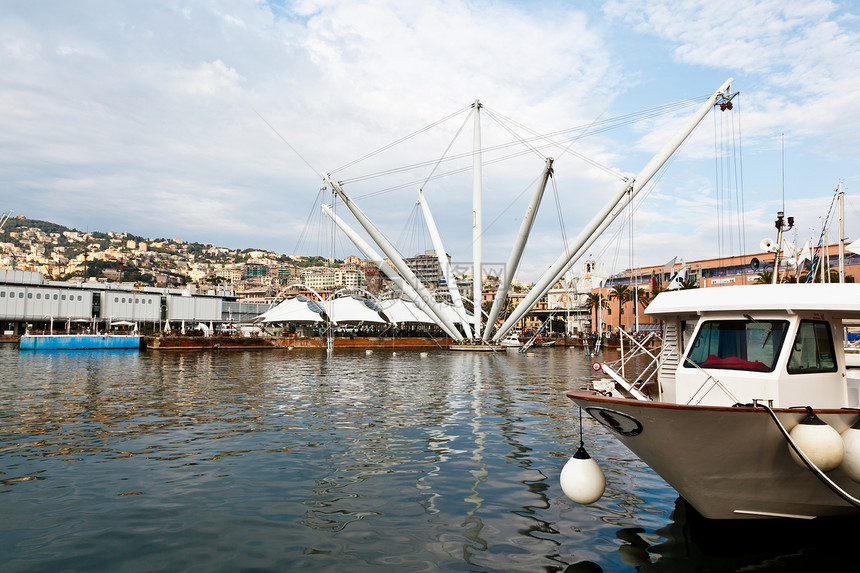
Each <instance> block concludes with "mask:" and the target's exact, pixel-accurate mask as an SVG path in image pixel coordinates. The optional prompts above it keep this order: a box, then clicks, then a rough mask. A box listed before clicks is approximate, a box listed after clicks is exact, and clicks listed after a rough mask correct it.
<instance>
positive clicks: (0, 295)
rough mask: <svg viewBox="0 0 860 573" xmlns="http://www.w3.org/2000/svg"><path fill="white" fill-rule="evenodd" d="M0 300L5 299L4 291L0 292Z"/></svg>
mask: <svg viewBox="0 0 860 573" xmlns="http://www.w3.org/2000/svg"><path fill="white" fill-rule="evenodd" d="M0 298H6V291H5V290H4V291H0Z"/></svg>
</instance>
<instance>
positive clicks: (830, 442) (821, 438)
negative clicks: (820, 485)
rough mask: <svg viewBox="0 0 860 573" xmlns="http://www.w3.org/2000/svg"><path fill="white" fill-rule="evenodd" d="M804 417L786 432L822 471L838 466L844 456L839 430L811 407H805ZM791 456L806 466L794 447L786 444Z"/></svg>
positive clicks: (843, 446)
mask: <svg viewBox="0 0 860 573" xmlns="http://www.w3.org/2000/svg"><path fill="white" fill-rule="evenodd" d="M806 412H807V414H806V417H805V418H804V419H803V420H801V421H800V423H799V424H797V425H796V426H795V427H793V428H792V429H791V431H790V432H789V433H788V435H789V436H791V439H792V440H794V443H795V444H797V447H799V448H800V449H801V450H802V451H803V453H804V454H805V455H806V457H807V458H809V461H811V462H812V463H813V464H815V465H816V466H817V467H818V469H820V470H821V471H823V472H826V471H830V470H832V469H834V468H837V467H839V464H841V463H842V458H844V457H845V444H844V443H843V442H842V436H840V435H839V432H837V431H836V430H834V429H833V428H832V427H831V426H829V425H827V423H826V422H824V421H823V420H822V419H821V418H819V417H818V416H816V415H815V412H813V411H812V408H810V407H808V406H807V408H806ZM788 449H789V452H790V453H791V457H792V458H794V461H795V462H797V463H798V464H799V465H800V466H802V467H804V468H805V467H806V464H805V463H803V460H801V459H800V456H798V455H797V454H796V453H795V451H794V448H792V447H791V446H788Z"/></svg>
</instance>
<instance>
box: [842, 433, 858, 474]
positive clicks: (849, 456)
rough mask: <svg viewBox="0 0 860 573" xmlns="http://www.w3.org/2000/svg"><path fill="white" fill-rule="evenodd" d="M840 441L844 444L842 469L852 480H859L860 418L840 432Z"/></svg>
mask: <svg viewBox="0 0 860 573" xmlns="http://www.w3.org/2000/svg"><path fill="white" fill-rule="evenodd" d="M842 443H843V444H844V445H845V457H844V458H842V465H841V467H842V471H844V472H845V475H847V476H848V477H850V478H851V479H853V480H854V481H856V482H860V418H857V421H856V422H854V425H853V426H851V427H850V428H848V429H847V430H845V431H844V432H842Z"/></svg>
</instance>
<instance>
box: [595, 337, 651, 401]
mask: <svg viewBox="0 0 860 573" xmlns="http://www.w3.org/2000/svg"><path fill="white" fill-rule="evenodd" d="M618 332H619V337H620V342H621V344H620V347H619V350H620V352H621V359H620V360H619V361H618V362H616V363H613V364H611V365H608V366H607V365H602V366H604V368H603V371H604V372H605V373H606V374H608V375H609V376H610V377H611V378H613V379H614V380H615V381H616V382H617V383H618V384H619V385H620V386H621V387H622V388H624V389H625V390H626V391H627V392H628V393H629V394H632V395H633V396H634V397H636V398H638V399H646V400H647V399H648V397H647V391H646V389H645V386H646V385H647V384H648V383H650V382H653V381H654V380H655V379H656V376H657V372H658V371H659V367H660V355H655V354H654V353H653V352H651V351H650V350H648V348H646V345H647V344H648V342H649V341H650V340H651V339H652V338H654V337H656V334H655V333H653V332H651V333H649V334H648V336H647V337H645V338H644V339H643V340H641V341H640V340H637V339H636V338H635V337H634V336H633V335H632V334H631V333H629V332H627V331H625V330H624V329H623V328H620V327H619V328H618ZM625 339H626V340H628V341H629V342H630V343H631V344H630V345H629V348H630V350H627V348H625V345H624V340H625ZM661 355H662V354H661ZM641 356H648V357H650V361H649V362H648V363H647V364H646V366H645V368H643V369H642V370H641V371H640V372H639V373H638V374H637V376H636V381H635V382H630V381H629V380H628V378H627V366H628V363H629V362H630V361H631V360H634V359H638V358H639V357H641ZM622 381H623V382H622ZM639 396H642V397H641V398H640V397H639Z"/></svg>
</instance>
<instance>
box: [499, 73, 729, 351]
mask: <svg viewBox="0 0 860 573" xmlns="http://www.w3.org/2000/svg"><path fill="white" fill-rule="evenodd" d="M732 81H733V80H732V78H729V79H728V80H726V82H725V83H724V84H723V85H722V86H720V88H719V89H718V90H717V91H716V92H714V94H713V95H712V96H711V97H709V98H708V100H707V101H706V102H705V103H704V104H702V106H701V107H700V108H699V109H698V110H696V113H694V114H693V115H692V116H691V117H690V119H688V120H687V123H685V124H684V126H683V127H682V128H681V129H680V130H679V131H678V133H676V134H675V136H674V137H673V138H672V139H671V140H669V141H668V142H667V143H666V144H665V145H664V146H663V148H662V149H661V150H660V151H659V152H658V153H657V154H656V155H655V156H654V157H652V158H651V160H650V161H649V162H648V163H647V164H646V165H645V167H644V168H643V169H642V171H640V172H639V174H638V175H636V177H635V178H634V179H633V180H628V181H627V182H625V184H624V187H623V188H621V189H620V190H619V191H618V192H617V193H616V194H615V196H614V197H613V198H612V199H611V200H610V201H609V202H608V203H607V204H606V205H605V206H604V207H603V209H601V210H600V212H598V213H597V215H595V216H594V218H593V219H592V220H591V221H590V222H589V223H588V225H586V227H585V228H584V229H583V230H582V231H581V232H580V233H579V235H578V236H577V237H576V239H575V240H574V241H573V242H572V243H570V245H569V246H568V247H567V248H566V249H565V251H564V252H563V253H562V254H561V255H560V256H559V258H558V259H556V261H555V263H553V265H552V266H551V267H550V268H549V269H548V270H547V271H546V272H545V273H544V274H543V276H542V277H541V278H540V279H539V280H538V282H537V283H535V286H534V287H532V289H531V290H530V291H529V293H528V294H527V295H526V297H525V298H524V299H523V301H522V302H521V303H520V304H519V305H518V306H517V308H516V309H514V312H513V313H511V316H509V317H508V319H507V320H506V321H505V322H504V324H502V326H501V327H499V329H498V331H497V332H496V334H495V336H493V340H494V341H498V340H499V339H500V338H501V337H503V336H504V335H505V334H506V333H507V332H508V330H510V329H511V327H512V326H513V325H515V324H516V323H517V322H518V321H519V320H520V319H521V318H522V317H523V315H525V314H526V313H527V312H528V311H529V310H530V309H531V308H532V307H533V306H534V305H535V304H536V303H537V301H538V300H539V299H540V298H541V297H542V296H544V294H546V291H547V290H549V288H550V287H551V286H552V285H553V284H555V283H556V282H557V281H558V279H559V277H561V276H562V275H563V274H564V273H565V272H566V271H567V270H568V269H569V268H570V267H571V266H573V265H574V264H575V263H576V261H577V260H579V258H580V257H582V255H583V254H584V253H585V252H586V250H587V249H588V248H589V247H590V246H591V245H592V243H594V241H596V240H597V238H598V237H599V236H600V235H601V234H602V233H603V231H604V230H605V229H606V228H607V227H608V226H609V225H610V224H612V222H613V221H614V220H615V218H616V217H618V215H620V214H621V213H622V212H623V210H624V207H625V206H626V205H627V204H628V203H629V202H630V201H632V200H633V198H634V197H635V196H636V194H637V193H639V191H640V190H641V189H642V188H643V187H644V186H645V185H646V184H647V183H648V181H650V180H651V178H652V177H653V176H654V174H655V173H657V171H658V170H659V169H660V168H661V167H662V166H663V164H664V163H666V161H668V159H669V158H670V157H671V156H672V154H673V153H675V151H676V150H677V149H678V148H679V147H680V146H681V144H682V143H683V142H684V140H686V139H687V137H688V136H689V135H690V134H691V133H692V132H693V130H694V129H695V128H696V126H697V125H699V123H700V122H701V121H702V119H704V117H705V116H706V115H707V114H708V112H709V111H710V110H711V108H712V107H713V106H714V104H715V103H716V102H717V100H718V99H719V98H720V97H728V95H729V92H730V88H731V85H732Z"/></svg>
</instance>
